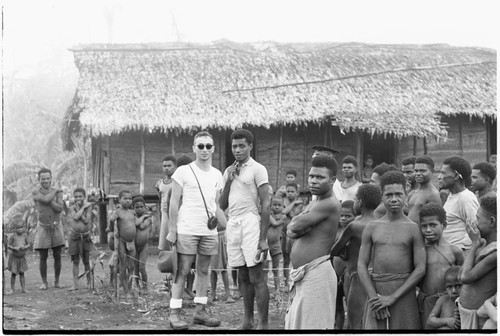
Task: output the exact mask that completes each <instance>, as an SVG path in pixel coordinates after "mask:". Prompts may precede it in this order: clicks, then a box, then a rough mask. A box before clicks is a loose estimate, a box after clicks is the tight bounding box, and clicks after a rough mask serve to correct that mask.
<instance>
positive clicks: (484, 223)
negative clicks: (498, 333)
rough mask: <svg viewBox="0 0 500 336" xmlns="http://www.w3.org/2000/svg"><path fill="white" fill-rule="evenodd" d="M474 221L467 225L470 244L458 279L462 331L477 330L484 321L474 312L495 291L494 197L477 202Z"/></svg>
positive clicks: (495, 237)
mask: <svg viewBox="0 0 500 336" xmlns="http://www.w3.org/2000/svg"><path fill="white" fill-rule="evenodd" d="M479 205H480V206H479V209H478V211H477V214H476V219H477V221H476V222H475V223H474V222H469V223H467V226H466V229H467V234H468V235H469V237H470V239H471V241H472V247H471V249H470V253H469V254H468V255H467V257H466V258H465V261H464V264H463V266H462V268H461V270H460V273H459V278H460V280H461V281H462V283H463V286H462V290H461V292H460V299H459V301H458V309H459V311H460V321H461V325H462V329H481V328H482V327H483V324H484V322H485V321H484V319H479V317H478V316H477V310H478V309H479V308H480V307H481V306H482V305H483V303H484V302H485V301H486V300H487V299H489V298H491V297H492V296H493V295H495V293H496V291H497V198H496V196H490V197H488V196H486V197H483V198H481V199H480V201H479Z"/></svg>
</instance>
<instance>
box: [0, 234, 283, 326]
mask: <svg viewBox="0 0 500 336" xmlns="http://www.w3.org/2000/svg"><path fill="white" fill-rule="evenodd" d="M103 252H104V253H106V255H105V257H104V260H103V264H102V265H101V263H97V264H96V266H95V271H94V274H95V275H94V279H95V289H94V291H91V290H87V289H79V290H78V291H75V292H70V291H68V290H67V288H69V287H71V285H72V274H71V260H70V257H69V256H68V255H67V254H63V260H62V272H61V283H62V284H63V285H65V286H66V288H63V289H58V288H54V286H53V285H54V268H53V259H52V255H51V253H49V260H48V281H49V289H48V290H45V291H42V290H39V289H38V286H39V285H40V284H41V279H40V274H39V271H38V255H37V253H36V252H30V253H29V255H28V257H27V258H28V265H29V270H28V271H27V272H26V273H25V276H26V290H27V291H28V293H21V292H20V285H19V279H18V278H16V287H15V288H16V292H15V293H14V294H13V295H5V294H4V295H3V305H2V306H3V331H4V332H6V333H8V332H9V330H58V331H63V332H64V331H71V330H93V331H99V330H123V331H126V330H170V329H171V327H170V324H169V323H168V316H169V300H170V294H169V293H168V292H162V291H159V289H160V288H162V287H163V285H164V283H163V280H164V279H165V275H164V274H161V273H160V272H159V271H158V270H157V268H156V256H157V254H158V250H157V249H156V247H152V246H151V247H150V249H149V255H148V260H147V267H146V268H147V272H148V277H149V279H148V282H149V284H148V285H149V290H148V292H147V294H140V293H138V291H137V290H136V289H134V298H133V299H128V300H125V299H124V298H123V296H122V297H121V298H120V299H119V300H118V302H117V301H116V300H115V296H114V290H113V288H111V286H110V285H109V268H108V264H107V261H108V259H109V257H110V255H111V253H110V251H109V249H108V248H107V246H105V245H100V244H96V251H94V252H93V255H92V258H93V259H94V260H95V259H96V258H97V257H98V256H99V255H101V254H102V253H103ZM82 268H83V266H82V265H80V269H81V272H82ZM218 278H219V279H218V285H217V297H218V300H217V301H215V302H210V301H209V304H208V305H207V308H208V310H209V311H210V313H211V314H213V315H214V316H216V317H217V318H219V319H220V320H221V321H222V323H221V325H220V326H219V327H217V328H208V327H204V326H200V325H194V324H191V325H190V328H189V329H190V330H207V331H209V330H214V329H218V330H231V329H233V328H236V327H237V326H238V325H239V324H240V323H241V321H242V319H243V314H244V313H243V299H242V298H240V299H238V300H236V302H235V303H226V302H225V294H224V290H223V289H224V287H223V284H222V280H221V279H220V276H219V277H218ZM271 278H272V277H271V276H270V277H269V288H270V289H271V288H272V285H271V281H272V279H271ZM231 282H232V281H231ZM85 283H86V281H85V278H82V279H81V280H80V284H81V287H85ZM8 289H10V272H9V271H7V270H6V271H4V273H3V293H5V292H6V291H7V290H8ZM232 292H234V291H232ZM272 297H273V298H272V299H271V300H270V303H269V327H270V329H274V330H279V329H283V326H284V317H285V311H286V306H287V303H288V295H287V294H285V293H282V292H280V293H278V294H273V295H272ZM194 308H195V304H194V303H193V300H192V299H191V300H184V302H183V317H184V319H185V320H186V321H187V322H190V320H191V316H192V314H193V313H194ZM255 317H256V319H257V312H255Z"/></svg>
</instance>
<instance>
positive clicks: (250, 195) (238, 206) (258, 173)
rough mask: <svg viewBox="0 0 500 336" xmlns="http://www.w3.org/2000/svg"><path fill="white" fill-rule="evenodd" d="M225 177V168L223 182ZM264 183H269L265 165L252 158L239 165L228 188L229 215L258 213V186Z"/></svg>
mask: <svg viewBox="0 0 500 336" xmlns="http://www.w3.org/2000/svg"><path fill="white" fill-rule="evenodd" d="M227 178H228V172H227V169H226V171H225V172H224V184H225V183H226V181H227ZM265 183H269V178H268V175H267V169H266V167H264V166H263V165H261V164H260V163H258V162H257V161H255V160H254V159H252V158H250V159H249V160H248V161H247V162H246V163H244V164H243V165H241V167H240V173H239V175H236V177H235V179H234V180H233V182H232V183H231V189H230V190H229V200H228V202H229V206H228V214H229V217H232V216H241V215H243V214H246V213H248V212H252V213H254V214H255V215H258V214H259V208H258V204H259V191H258V188H259V187H260V186H261V185H263V184H265ZM259 205H260V204H259Z"/></svg>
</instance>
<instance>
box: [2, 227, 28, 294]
mask: <svg viewBox="0 0 500 336" xmlns="http://www.w3.org/2000/svg"><path fill="white" fill-rule="evenodd" d="M15 228H16V232H15V233H13V234H12V235H11V236H10V237H9V242H8V243H7V249H9V250H10V251H11V252H10V254H9V261H8V269H9V271H10V272H11V273H12V276H11V278H10V291H8V292H7V293H6V294H14V286H15V284H16V275H17V274H19V281H20V282H21V293H26V283H25V280H24V272H26V271H27V270H28V263H27V262H26V251H27V250H28V249H29V248H30V243H29V241H28V235H27V234H26V233H25V230H24V225H23V223H22V222H19V223H17V224H16V226H15Z"/></svg>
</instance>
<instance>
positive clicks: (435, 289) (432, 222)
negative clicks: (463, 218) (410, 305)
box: [418, 203, 464, 328]
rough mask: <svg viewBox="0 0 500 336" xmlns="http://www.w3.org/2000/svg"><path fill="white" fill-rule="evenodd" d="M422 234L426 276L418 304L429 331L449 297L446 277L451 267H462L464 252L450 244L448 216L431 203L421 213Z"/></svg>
mask: <svg viewBox="0 0 500 336" xmlns="http://www.w3.org/2000/svg"><path fill="white" fill-rule="evenodd" d="M419 216H420V230H421V232H422V236H423V237H424V239H425V251H426V256H427V257H426V265H425V276H424V278H423V279H422V281H421V282H420V285H419V287H420V292H419V293H418V303H419V310H420V321H421V323H422V327H423V328H425V326H426V323H427V318H428V317H429V314H430V312H431V310H432V308H433V307H434V305H435V304H436V301H437V300H438V298H439V297H440V296H442V295H444V293H445V289H446V284H445V276H444V273H445V272H446V270H447V269H448V268H449V267H450V266H455V265H458V266H460V265H462V264H463V262H464V255H463V252H462V249H460V248H459V247H457V246H455V245H451V244H450V243H448V241H447V240H446V239H444V237H443V231H444V230H445V229H446V212H445V211H444V209H443V207H442V206H441V205H440V204H437V203H427V204H425V205H424V206H422V208H421V209H420V213H419Z"/></svg>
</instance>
